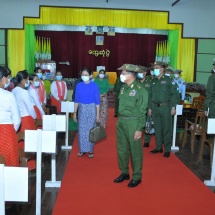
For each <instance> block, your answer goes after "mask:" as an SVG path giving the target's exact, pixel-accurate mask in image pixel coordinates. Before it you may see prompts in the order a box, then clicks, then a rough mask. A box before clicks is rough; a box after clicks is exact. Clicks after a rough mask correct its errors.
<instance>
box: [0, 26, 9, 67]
mask: <svg viewBox="0 0 215 215" xmlns="http://www.w3.org/2000/svg"><path fill="white" fill-rule="evenodd" d="M0 65H1V66H7V30H2V29H0Z"/></svg>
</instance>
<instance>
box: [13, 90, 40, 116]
mask: <svg viewBox="0 0 215 215" xmlns="http://www.w3.org/2000/svg"><path fill="white" fill-rule="evenodd" d="M12 93H13V94H14V96H15V98H16V101H17V104H18V107H19V112H20V115H21V117H24V116H29V115H30V116H32V117H33V119H36V118H37V116H36V112H35V110H34V107H33V104H32V102H31V97H30V94H29V92H28V91H27V90H25V89H23V88H21V87H18V86H17V87H15V88H14V89H13V90H12Z"/></svg>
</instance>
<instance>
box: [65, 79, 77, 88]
mask: <svg viewBox="0 0 215 215" xmlns="http://www.w3.org/2000/svg"><path fill="white" fill-rule="evenodd" d="M76 79H77V78H63V81H65V82H66V85H67V89H73V84H74V82H75V80H76Z"/></svg>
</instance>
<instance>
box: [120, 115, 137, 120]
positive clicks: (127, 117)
mask: <svg viewBox="0 0 215 215" xmlns="http://www.w3.org/2000/svg"><path fill="white" fill-rule="evenodd" d="M119 118H120V119H124V120H131V119H138V117H137V116H119Z"/></svg>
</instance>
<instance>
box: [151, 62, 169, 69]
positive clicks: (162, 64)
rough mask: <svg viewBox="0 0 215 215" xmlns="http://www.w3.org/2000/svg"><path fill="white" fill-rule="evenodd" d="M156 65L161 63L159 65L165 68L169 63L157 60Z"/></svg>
mask: <svg viewBox="0 0 215 215" xmlns="http://www.w3.org/2000/svg"><path fill="white" fill-rule="evenodd" d="M155 65H159V66H161V67H163V68H164V69H165V68H166V67H167V66H168V64H166V63H164V62H161V61H155V62H154V66H155Z"/></svg>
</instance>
